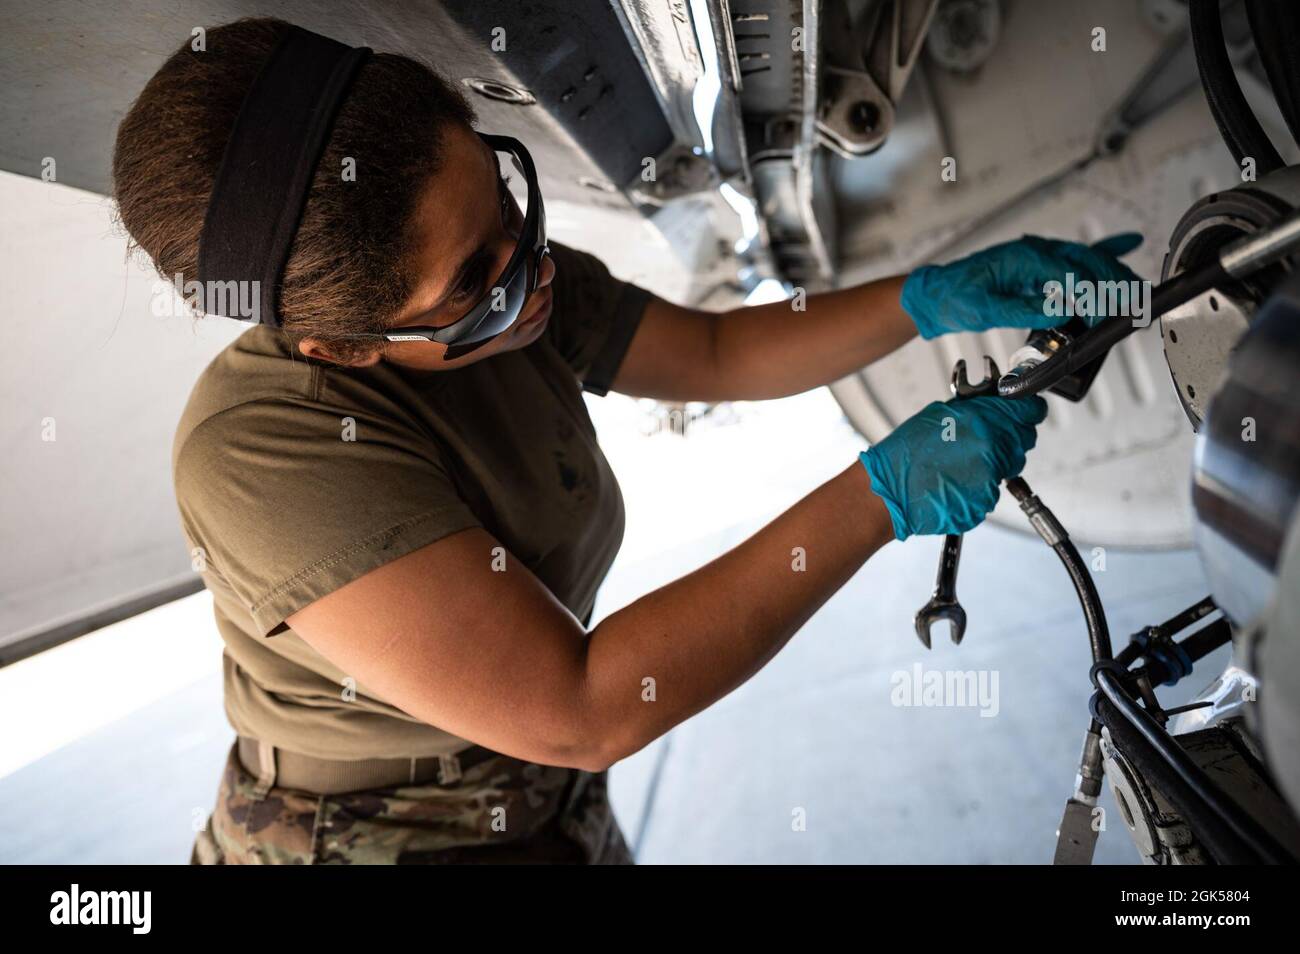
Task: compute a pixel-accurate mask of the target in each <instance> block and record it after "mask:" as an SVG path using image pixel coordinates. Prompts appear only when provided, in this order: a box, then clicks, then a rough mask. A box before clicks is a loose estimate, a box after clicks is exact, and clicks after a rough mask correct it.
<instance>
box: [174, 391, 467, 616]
mask: <svg viewBox="0 0 1300 954" xmlns="http://www.w3.org/2000/svg"><path fill="white" fill-rule="evenodd" d="M174 479H175V486H176V497H177V503H178V504H179V507H180V512H181V520H182V524H183V526H184V528H185V532H186V534H187V535H188V536H189V538H190V541H191V542H192V544H193V545H194V546H196V547H201V548H203V553H202V557H203V559H205V560H208V561H211V563H212V566H213V568H214V569H215V570H217V571H218V572H219V573H220V575H221V577H222V578H223V579H224V580H225V581H226V582H227V583H228V584H229V585H230V587H231V588H232V590H233V591H234V593H235V595H236V596H237V597H238V598H239V599H240V600H241V601H242V602H243V604H244V605H245V607H246V608H247V609H248V611H249V613H250V614H251V616H252V617H253V620H254V622H255V623H256V624H257V626H258V627H259V628H260V630H261V632H262V634H263V635H274V634H275V633H276V632H279V631H282V630H283V629H284V628H285V627H284V625H283V624H284V620H285V619H286V618H287V617H289V616H291V615H292V614H294V613H295V612H297V611H298V610H300V609H302V608H303V607H305V606H308V605H310V604H311V603H313V602H315V601H316V600H318V599H320V598H321V597H322V596H325V595H327V594H329V593H331V592H333V591H334V590H336V589H338V588H339V587H341V586H343V585H344V584H346V583H349V582H351V581H352V580H355V579H357V578H358V577H360V576H363V575H364V574H366V573H368V572H369V571H371V570H374V569H376V568H378V567H380V566H383V565H384V564H385V563H388V562H390V561H392V560H395V559H397V558H398V557H401V556H404V555H406V554H408V553H411V552H413V551H415V550H418V549H419V548H420V547H423V546H426V545H427V544H430V543H433V542H435V541H437V540H439V539H441V538H443V537H445V536H448V535H450V534H452V533H456V532H458V531H460V530H465V529H468V528H470V527H474V526H479V525H480V523H479V521H478V520H477V519H476V518H475V516H474V514H473V513H472V512H471V511H470V509H469V507H468V506H467V505H466V504H465V503H464V501H463V500H462V499H461V497H460V496H459V495H458V493H457V491H456V489H455V487H454V485H453V482H452V479H451V477H450V476H449V474H448V471H447V469H446V468H445V467H444V466H443V462H442V461H441V460H440V459H439V455H438V451H437V448H436V446H435V445H433V444H432V442H430V441H429V440H427V439H421V437H420V436H419V434H418V433H417V432H415V430H414V428H413V427H407V426H406V425H403V424H401V423H400V422H396V421H394V420H390V419H387V418H385V417H383V416H380V415H374V416H371V415H367V414H365V413H364V412H358V411H349V412H348V416H346V417H343V416H341V415H340V414H339V413H337V411H335V410H330V409H327V408H323V407H318V406H313V405H312V404H310V403H309V402H303V403H300V404H296V403H292V402H284V401H253V402H250V403H246V404H241V405H238V406H237V407H234V408H231V409H229V410H226V411H223V412H221V413H220V414H217V415H216V416H214V417H211V418H209V419H207V420H206V421H204V422H203V423H202V424H200V425H199V426H198V427H197V428H196V429H195V430H194V431H193V432H191V433H190V435H189V436H188V437H187V438H186V440H185V442H184V444H183V445H182V446H181V447H180V448H179V450H178V452H177V454H176V458H175V472H174Z"/></svg>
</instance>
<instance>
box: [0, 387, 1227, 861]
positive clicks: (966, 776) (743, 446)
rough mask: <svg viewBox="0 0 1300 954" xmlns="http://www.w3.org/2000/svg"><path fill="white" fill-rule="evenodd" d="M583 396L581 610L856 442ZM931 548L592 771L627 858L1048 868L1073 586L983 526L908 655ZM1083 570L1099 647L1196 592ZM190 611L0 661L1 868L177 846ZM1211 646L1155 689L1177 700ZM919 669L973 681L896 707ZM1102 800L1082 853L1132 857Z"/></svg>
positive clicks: (1047, 563) (1019, 543)
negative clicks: (596, 511) (604, 470)
mask: <svg viewBox="0 0 1300 954" xmlns="http://www.w3.org/2000/svg"><path fill="white" fill-rule="evenodd" d="M592 409H593V416H594V417H595V418H596V423H597V427H598V428H599V429H600V433H601V442H602V445H603V446H604V447H605V450H606V454H607V455H608V456H609V457H610V460H611V461H612V462H613V464H614V468H615V470H616V471H617V472H618V474H619V479H620V482H621V483H622V486H623V495H624V498H625V500H626V502H627V509H628V528H627V534H626V537H625V541H624V547H623V551H622V553H621V554H620V557H619V560H618V562H616V563H615V565H614V568H613V570H612V571H611V573H610V576H609V578H608V580H607V582H606V585H605V587H604V589H603V590H602V591H601V596H600V600H599V602H598V605H597V618H599V617H600V616H601V615H604V614H607V613H609V612H612V611H613V610H616V609H618V608H619V607H621V606H624V605H626V604H627V603H628V602H630V601H631V600H633V599H635V598H636V597H638V596H640V595H641V594H643V593H646V592H648V591H649V590H651V589H654V588H656V587H658V586H659V585H661V584H663V583H666V582H668V581H669V580H672V579H674V578H676V577H679V576H681V575H682V574H684V573H686V572H689V571H690V570H692V569H694V568H695V567H697V566H699V565H701V564H703V563H704V562H706V561H707V560H709V559H711V558H713V557H714V556H716V555H717V554H719V553H721V552H723V551H724V550H726V549H727V548H729V547H731V546H734V545H735V544H736V543H737V542H739V541H740V540H741V539H743V538H744V537H745V536H747V535H748V534H750V533H752V532H753V530H755V529H756V528H757V527H758V526H760V525H761V524H762V523H763V522H764V521H765V520H766V519H769V518H770V517H771V516H772V515H774V514H775V513H776V512H778V511H779V510H780V509H782V508H783V507H786V506H788V505H789V504H790V503H792V502H793V501H794V500H796V499H798V497H799V496H801V495H802V494H803V493H806V492H807V491H808V490H810V489H811V488H812V487H814V486H816V485H817V484H818V483H819V482H820V481H822V480H824V479H826V478H827V477H830V476H831V475H833V474H834V473H836V472H838V471H839V470H840V469H841V468H843V467H844V466H846V465H848V464H849V463H850V462H851V461H852V460H853V455H854V454H855V453H856V451H857V450H858V449H859V448H860V447H861V446H862V444H861V439H860V438H859V437H858V436H857V435H856V434H854V433H853V431H852V430H851V428H849V427H848V426H847V424H846V423H845V422H844V420H843V416H842V415H841V414H840V412H839V409H838V407H836V406H835V404H834V402H833V401H832V400H831V398H830V397H829V395H827V394H826V392H825V391H819V392H812V393H810V394H808V395H801V396H798V397H796V398H790V399H786V400H784V401H773V402H764V403H763V404H761V405H748V406H732V407H730V408H728V409H727V412H726V414H724V415H721V416H719V415H716V414H715V415H714V418H717V419H716V420H715V419H713V418H711V419H709V420H705V421H702V422H701V423H699V424H698V425H696V426H693V429H692V431H691V433H690V434H688V436H687V437H685V438H682V437H679V436H676V435H673V434H667V433H659V432H657V431H656V428H655V427H654V426H647V418H646V417H645V413H646V411H645V408H644V406H643V405H640V404H638V403H637V402H634V401H632V400H630V399H626V398H618V399H617V400H616V399H615V398H613V397H611V398H609V399H605V400H604V401H593V404H592ZM650 424H651V425H653V421H651V422H650ZM1048 503H1049V505H1050V504H1051V501H1050V500H1049V501H1048ZM681 541H689V542H686V543H683V542H681ZM938 550H939V540H938V539H934V538H931V539H919V540H911V541H908V542H907V543H905V544H898V543H893V544H890V545H889V546H888V547H886V548H885V549H884V550H883V551H882V552H881V553H879V554H877V555H876V556H875V557H874V558H873V559H872V560H871V561H870V562H869V563H868V564H867V566H866V567H864V568H863V569H862V571H861V572H859V573H858V575H857V576H856V577H855V578H854V579H853V580H851V581H850V582H849V584H848V585H846V586H845V587H844V588H843V589H842V590H841V591H840V593H839V594H837V595H836V596H835V597H834V598H833V599H832V600H831V601H830V602H829V603H828V604H827V605H826V606H825V607H824V608H823V609H822V611H821V612H819V613H818V614H816V616H814V617H813V619H812V620H811V621H810V622H809V623H808V624H807V625H806V626H805V627H804V628H803V630H802V631H801V632H800V633H799V634H798V635H797V636H796V637H795V639H794V640H793V641H792V642H791V644H790V645H789V646H788V647H786V649H785V650H784V651H783V652H782V653H780V654H779V655H778V656H777V658H776V659H775V660H774V661H773V662H772V663H771V664H770V665H768V666H767V668H765V669H764V670H763V671H762V672H760V673H759V674H758V675H757V676H756V677H755V678H754V679H753V680H751V681H750V682H749V683H747V684H746V685H744V686H742V687H741V688H740V689H739V690H738V691H736V692H735V693H733V694H732V695H730V696H728V697H727V698H725V699H723V700H722V701H720V702H719V703H717V704H716V705H714V706H712V707H711V708H710V709H708V710H706V711H705V712H703V713H701V714H699V715H698V716H696V717H695V718H693V719H691V720H689V721H688V722H686V723H685V724H683V725H682V726H680V727H678V728H677V729H676V730H674V731H673V732H672V733H670V734H669V735H668V736H667V737H665V738H664V739H661V740H660V741H658V742H656V743H655V744H653V745H651V746H650V747H649V748H647V749H646V750H645V751H642V752H640V753H638V754H637V755H635V756H633V757H631V758H629V759H627V760H625V761H624V762H621V763H620V764H618V765H617V766H615V767H614V769H613V773H612V785H611V789H612V798H613V800H614V805H615V809H616V811H617V813H618V816H619V819H620V821H621V823H622V825H623V827H624V830H625V831H626V833H627V835H628V838H629V841H630V842H631V843H633V844H634V845H635V847H636V850H637V856H638V858H639V860H640V861H642V862H646V863H672V862H681V863H706V862H734V863H749V862H792V863H818V862H840V863H853V862H948V863H1041V862H1047V861H1050V859H1051V857H1052V850H1053V845H1054V832H1055V828H1056V824H1057V822H1058V821H1059V819H1060V815H1061V810H1062V808H1063V806H1064V802H1065V799H1066V798H1067V797H1068V795H1069V794H1070V790H1071V787H1072V784H1073V776H1074V768H1075V763H1076V760H1077V757H1078V749H1079V745H1080V742H1081V739H1082V735H1083V731H1084V729H1085V727H1086V724H1087V708H1086V706H1087V699H1088V695H1089V685H1088V678H1087V674H1088V667H1089V654H1088V647H1087V641H1086V638H1085V634H1084V630H1083V626H1082V619H1081V616H1080V613H1079V608H1078V605H1077V603H1076V601H1075V597H1074V593H1073V590H1072V589H1071V587H1070V585H1069V582H1068V579H1067V577H1066V575H1065V572H1064V571H1063V570H1062V568H1061V567H1060V565H1059V564H1058V562H1057V560H1056V558H1055V557H1054V556H1053V555H1052V553H1051V551H1050V550H1049V549H1048V548H1047V547H1046V546H1045V545H1044V544H1042V543H1041V542H1039V541H1038V539H1037V538H1031V537H1028V536H1023V535H1020V534H1017V533H1014V532H1011V531H1008V530H1004V529H999V528H996V527H993V526H984V527H981V528H980V529H978V530H977V531H975V532H974V533H972V534H970V535H968V537H967V540H966V544H965V550H964V553H963V557H962V567H961V576H960V582H959V586H958V591H959V595H960V597H961V600H962V603H963V604H964V605H965V607H966V610H967V612H968V614H969V618H970V625H969V629H968V631H967V634H966V639H965V642H964V643H963V645H961V646H960V647H954V646H952V645H951V644H950V643H948V642H947V640H946V638H942V637H941V638H940V639H938V640H937V641H936V644H935V648H934V650H933V651H931V652H926V651H925V650H924V649H922V647H921V646H920V644H919V643H918V641H917V639H916V636H915V635H914V633H913V629H912V616H913V614H914V613H915V612H916V610H917V608H918V607H919V606H920V605H921V604H922V603H924V602H925V600H926V599H927V598H928V597H929V595H930V591H931V589H932V587H933V584H934V573H935V565H936V562H937V556H938ZM1096 576H1097V582H1098V587H1099V589H1100V590H1101V593H1102V596H1103V598H1104V599H1105V602H1106V606H1107V608H1108V610H1109V614H1110V622H1111V626H1112V629H1113V631H1114V636H1115V641H1116V645H1120V644H1121V641H1122V640H1124V639H1125V638H1126V637H1127V635H1128V634H1129V633H1130V632H1132V631H1134V630H1135V629H1137V628H1139V627H1140V626H1142V625H1145V624H1148V623H1153V622H1159V621H1161V620H1163V619H1165V618H1167V617H1168V616H1170V615H1172V614H1173V613H1174V612H1175V611H1177V610H1179V609H1181V608H1183V607H1185V606H1187V605H1188V604H1190V603H1192V602H1193V601H1195V600H1197V599H1199V598H1200V597H1201V596H1203V595H1204V594H1205V591H1206V588H1205V584H1204V581H1203V579H1202V575H1201V571H1200V567H1199V564H1198V562H1197V559H1196V557H1195V556H1194V555H1193V554H1191V553H1186V552H1174V553H1139V552H1124V551H1120V550H1115V549H1112V550H1110V551H1109V552H1108V553H1107V554H1106V569H1105V571H1104V572H1099V573H1097V574H1096ZM210 614H211V606H210V601H209V598H208V596H207V594H205V593H200V594H198V595H196V596H193V597H190V598H188V599H186V600H181V601H178V602H177V603H173V604H169V605H167V606H164V607H160V608H159V609H157V610H153V611H151V612H150V613H148V614H145V615H144V616H141V617H137V618H136V619H134V620H128V621H125V622H123V623H119V624H116V625H115V626H113V627H109V628H107V629H105V630H101V631H100V632H97V633H95V634H92V635H90V636H87V637H83V638H82V639H79V640H76V641H74V642H73V643H70V644H68V645H67V646H64V647H60V648H59V649H56V650H53V651H50V652H47V653H44V654H41V655H40V656H38V657H35V658H33V659H30V660H25V661H24V662H21V663H18V664H16V665H14V666H10V667H8V668H7V669H4V670H0V726H3V729H2V730H0V806H3V810H0V862H9V863H13V862H69V863H97V862H128V863H132V862H155V863H167V862H183V861H184V860H186V859H187V857H188V853H189V845H190V842H191V838H192V831H193V828H194V825H195V823H196V822H197V821H201V820H202V818H203V817H204V815H205V813H206V812H207V811H208V809H209V808H210V807H211V805H212V799H213V796H214V794H215V791H216V785H217V778H218V773H219V771H220V768H221V765H222V763H223V760H224V757H225V754H226V751H227V749H228V747H229V745H230V742H231V739H232V733H231V730H230V728H229V727H228V726H227V724H226V722H225V718H224V715H223V713H222V705H221V685H220V675H219V672H220V669H219V666H220V642H219V640H218V639H217V637H216V634H215V631H214V627H213V625H212V621H211V615H210ZM1224 661H1225V660H1224V654H1223V653H1222V652H1221V653H1220V654H1216V656H1214V657H1211V658H1210V659H1207V660H1206V661H1204V662H1203V663H1201V664H1200V665H1198V667H1197V672H1196V673H1194V674H1193V676H1192V677H1191V679H1189V680H1187V685H1185V686H1179V687H1175V689H1174V690H1170V691H1165V690H1162V693H1164V692H1168V696H1167V698H1171V699H1175V700H1181V699H1183V698H1185V697H1186V696H1188V695H1190V694H1191V693H1193V692H1194V691H1196V690H1198V689H1200V688H1201V687H1202V686H1204V685H1206V684H1207V683H1209V682H1210V681H1211V680H1212V679H1213V677H1214V675H1215V674H1216V673H1217V672H1218V671H1219V670H1220V669H1221V668H1222V665H1223V662H1224ZM917 665H920V666H922V667H923V671H924V672H929V671H931V670H940V671H943V672H947V671H963V672H965V671H969V672H973V673H975V676H974V677H973V678H975V679H976V680H978V679H979V678H981V674H982V678H983V679H984V680H985V687H986V689H988V690H992V689H994V688H996V693H991V694H990V695H989V697H988V698H987V699H986V700H985V704H984V705H983V706H969V705H968V706H957V705H950V706H942V707H924V706H922V707H907V706H899V705H895V704H894V703H895V701H897V700H896V699H895V695H896V690H897V689H899V688H901V687H902V686H904V685H906V684H907V680H910V679H911V678H913V673H914V667H915V666H917ZM995 678H996V683H994V682H993V680H994V679H995ZM953 701H956V700H953ZM981 712H987V713H989V715H987V716H985V715H982V714H981ZM1104 804H1107V805H1108V804H1109V802H1108V801H1107V802H1106V803H1104ZM1110 817H1111V818H1113V819H1114V820H1115V824H1113V825H1111V826H1110V828H1109V830H1107V831H1105V832H1104V833H1103V835H1102V837H1101V840H1100V842H1099V847H1098V853H1097V857H1098V860H1099V861H1103V862H1113V863H1133V862H1135V861H1137V853H1136V851H1135V850H1134V848H1133V846H1132V844H1131V842H1130V840H1129V836H1128V834H1127V832H1126V831H1125V830H1123V828H1122V824H1121V823H1119V821H1118V817H1117V816H1116V815H1115V814H1114V813H1113V812H1111V813H1110Z"/></svg>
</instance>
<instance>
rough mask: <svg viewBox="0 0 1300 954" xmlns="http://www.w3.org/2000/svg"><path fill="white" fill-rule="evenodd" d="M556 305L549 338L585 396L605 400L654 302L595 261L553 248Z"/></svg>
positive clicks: (571, 251) (548, 328) (592, 257)
mask: <svg viewBox="0 0 1300 954" xmlns="http://www.w3.org/2000/svg"><path fill="white" fill-rule="evenodd" d="M551 256H552V258H554V259H555V280H554V282H552V288H554V289H555V301H554V305H553V307H552V309H551V320H550V322H549V324H548V327H547V334H548V335H549V336H550V338H551V343H552V344H553V345H554V346H555V348H556V350H558V351H559V352H560V354H561V355H563V356H564V359H565V360H566V361H567V362H568V363H569V366H570V367H572V368H573V371H574V373H575V374H576V375H577V376H578V379H579V380H580V381H581V382H582V386H583V388H584V389H585V390H587V391H590V392H591V393H593V394H598V395H604V394H605V393H606V392H608V391H609V388H610V385H611V384H612V383H613V381H614V375H615V374H617V373H618V368H619V365H621V364H622V363H623V356H624V355H625V354H627V349H628V345H630V344H631V343H632V336H633V335H634V334H636V329H637V326H638V325H639V324H640V323H641V316H642V315H643V314H644V313H645V308H646V305H647V304H649V302H650V300H651V299H652V298H653V297H654V296H653V295H652V294H651V293H650V292H648V291H646V290H645V289H643V288H638V287H637V286H636V285H633V284H631V283H630V282H624V281H620V280H619V279H617V278H615V277H614V276H612V275H611V274H610V273H609V269H607V268H606V267H605V265H604V264H603V263H602V262H601V261H600V259H598V258H596V257H595V256H594V255H588V254H587V253H586V252H579V251H577V250H575V249H571V248H566V247H565V246H563V245H554V244H552V246H551Z"/></svg>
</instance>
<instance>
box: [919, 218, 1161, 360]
mask: <svg viewBox="0 0 1300 954" xmlns="http://www.w3.org/2000/svg"><path fill="white" fill-rule="evenodd" d="M1141 244H1142V236H1140V235H1138V234H1137V233H1136V232H1125V233H1123V234H1121V235H1112V236H1111V237H1110V238H1108V239H1102V240H1101V241H1100V242H1098V243H1097V244H1096V245H1082V244H1080V243H1078V242H1063V241H1059V240H1057V239H1045V238H1039V237H1038V236H1036V235H1026V236H1024V237H1023V238H1019V239H1016V240H1015V241H1014V242H1004V243H1002V244H1001V245H994V246H992V247H990V248H986V249H984V250H983V251H979V252H976V253H975V254H973V255H968V256H966V257H965V258H961V259H958V260H957V261H955V262H950V263H949V264H947V265H923V266H921V267H920V268H918V269H917V270H916V271H914V272H912V274H910V275H908V276H907V279H906V281H904V282H903V294H902V305H903V310H904V311H906V312H907V313H908V314H909V315H910V316H911V317H912V320H913V321H914V322H916V328H917V330H918V331H919V332H920V333H921V337H922V338H937V337H938V336H939V335H942V334H947V333H948V332H950V331H987V330H988V329H989V328H1051V327H1052V326H1054V325H1059V324H1062V323H1063V319H1062V318H1060V317H1059V316H1052V315H1048V314H1047V313H1046V311H1047V309H1046V308H1045V303H1046V301H1047V293H1046V292H1045V291H1044V290H1043V286H1044V285H1046V284H1047V283H1048V282H1052V281H1055V282H1060V283H1061V284H1062V285H1065V284H1066V277H1065V276H1066V273H1067V272H1073V273H1074V281H1075V283H1076V284H1078V283H1079V282H1081V281H1090V282H1120V281H1123V282H1129V281H1140V279H1139V278H1138V276H1137V275H1136V274H1134V273H1133V271H1132V270H1131V269H1130V268H1129V267H1128V266H1127V265H1125V264H1124V263H1123V262H1121V261H1119V256H1120V255H1127V254H1128V253H1129V252H1131V251H1133V249H1135V248H1137V247H1138V246H1139V245H1141ZM1084 320H1085V321H1087V322H1088V324H1089V325H1094V324H1096V323H1097V322H1098V321H1101V320H1102V318H1101V317H1099V316H1098V317H1090V318H1085V319H1084Z"/></svg>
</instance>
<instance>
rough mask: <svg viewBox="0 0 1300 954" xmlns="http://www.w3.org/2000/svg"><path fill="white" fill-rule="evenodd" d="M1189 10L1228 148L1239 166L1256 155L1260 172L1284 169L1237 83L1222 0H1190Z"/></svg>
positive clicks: (1205, 82) (1204, 81)
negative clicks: (1226, 32)
mask: <svg viewBox="0 0 1300 954" xmlns="http://www.w3.org/2000/svg"><path fill="white" fill-rule="evenodd" d="M1187 13H1188V18H1189V20H1190V23H1191V31H1192V48H1193V49H1194V50H1195V51H1196V66H1197V69H1199V70H1200V73H1201V85H1202V86H1203V87H1204V89H1205V101H1206V103H1208V104H1209V107H1210V113H1211V114H1212V115H1213V116H1214V122H1215V124H1216V125H1217V126H1218V127H1219V133H1220V135H1222V136H1223V142H1224V144H1225V145H1227V147H1228V151H1229V152H1231V153H1232V157H1233V158H1234V159H1235V160H1237V165H1238V166H1240V165H1241V164H1242V162H1243V161H1245V160H1246V159H1253V160H1254V161H1255V167H1256V171H1257V174H1258V175H1261V176H1263V175H1266V174H1267V173H1270V172H1273V171H1274V170H1277V169H1281V168H1282V166H1283V165H1285V163H1283V161H1282V157H1281V156H1280V155H1278V151H1277V149H1276V148H1274V146H1273V143H1272V142H1270V141H1269V138H1268V136H1267V135H1265V133H1264V127H1262V126H1261V125H1260V124H1259V120H1258V119H1257V118H1256V117H1255V113H1254V111H1253V110H1252V109H1251V108H1250V104H1249V103H1248V102H1246V97H1245V96H1244V95H1242V92H1241V86H1240V85H1239V84H1238V83H1237V74H1236V73H1235V72H1233V69H1232V60H1231V59H1229V58H1228V48H1227V46H1226V45H1225V44H1224V41H1223V19H1222V16H1221V14H1220V13H1219V0H1190V2H1189V3H1188V5H1187Z"/></svg>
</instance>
